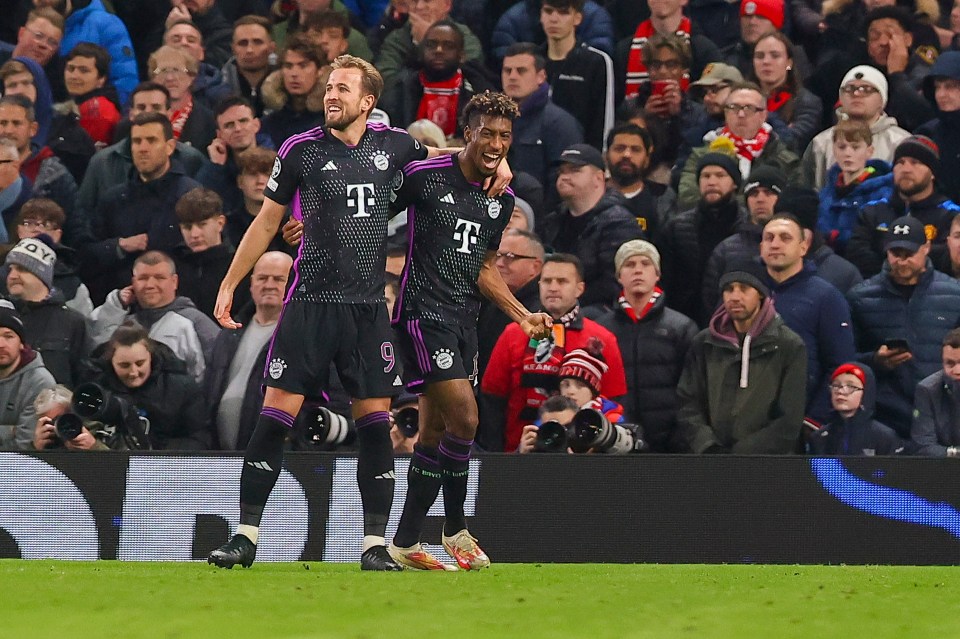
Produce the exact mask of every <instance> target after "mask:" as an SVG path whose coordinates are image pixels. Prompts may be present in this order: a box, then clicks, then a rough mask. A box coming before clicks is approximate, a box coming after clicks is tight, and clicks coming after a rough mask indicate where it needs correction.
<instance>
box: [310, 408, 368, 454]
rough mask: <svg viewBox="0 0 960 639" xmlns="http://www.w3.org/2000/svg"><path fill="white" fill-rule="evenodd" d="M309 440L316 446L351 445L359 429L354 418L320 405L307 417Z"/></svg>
mask: <svg viewBox="0 0 960 639" xmlns="http://www.w3.org/2000/svg"><path fill="white" fill-rule="evenodd" d="M306 427H307V442H309V443H310V444H312V445H314V446H324V445H326V446H340V445H349V444H352V443H353V440H354V439H356V435H357V430H356V427H355V426H354V424H353V421H352V420H349V419H347V418H346V417H344V416H343V415H339V414H337V413H334V412H333V411H331V410H329V409H327V408H324V407H323V406H318V407H316V409H315V413H314V414H311V415H309V416H308V417H307V420H306Z"/></svg>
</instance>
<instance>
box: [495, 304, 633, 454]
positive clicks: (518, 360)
mask: <svg viewBox="0 0 960 639" xmlns="http://www.w3.org/2000/svg"><path fill="white" fill-rule="evenodd" d="M554 336H555V339H554V343H553V348H552V349H549V348H547V346H546V342H545V340H541V342H540V343H539V344H538V343H537V342H535V341H534V340H531V339H529V338H528V337H527V336H526V335H524V333H523V330H522V329H521V328H520V326H519V325H518V324H510V325H509V326H507V328H506V329H505V330H504V331H503V334H502V335H500V339H498V340H497V344H496V346H494V347H493V352H492V353H491V354H490V362H489V363H488V364H487V369H486V372H485V373H484V375H483V381H482V383H481V384H480V390H482V391H483V392H484V393H487V394H489V395H495V396H497V397H503V398H506V399H507V414H506V423H505V426H504V442H503V450H504V451H510V452H512V451H515V450H516V449H517V446H518V445H519V444H520V435H521V433H522V432H523V426H524V425H525V424H533V423H535V422H536V420H537V416H536V411H537V409H538V408H540V405H541V404H542V403H543V402H544V400H546V399H547V398H548V397H549V396H550V395H553V394H555V391H556V389H557V385H558V381H559V380H557V379H556V374H557V372H558V371H559V370H560V361H561V360H562V359H563V355H564V354H565V353H566V352H568V351H572V350H574V349H577V348H585V347H586V346H587V342H588V341H589V340H590V338H591V337H597V338H599V340H600V341H601V342H602V343H603V347H604V348H603V358H604V360H606V363H607V365H608V366H609V367H610V368H609V369H608V370H607V372H606V374H605V375H604V376H603V394H604V395H605V396H607V397H611V398H616V397H620V396H621V395H626V393H627V381H626V376H625V375H624V372H623V358H622V357H621V355H620V346H619V345H618V344H617V338H616V337H614V335H613V333H611V332H610V331H608V330H607V329H605V328H604V327H602V326H600V325H599V324H597V323H596V322H594V321H593V320H590V319H587V318H584V317H582V316H581V317H578V318H576V319H575V320H574V321H573V322H571V324H570V326H569V327H566V328H564V327H563V325H562V324H559V323H556V324H554ZM538 346H539V347H538ZM525 376H526V377H527V379H530V378H531V377H534V376H535V377H536V378H537V379H538V382H537V383H538V384H539V385H538V386H536V387H534V386H532V385H530V386H524V385H522V384H521V378H522V377H525Z"/></svg>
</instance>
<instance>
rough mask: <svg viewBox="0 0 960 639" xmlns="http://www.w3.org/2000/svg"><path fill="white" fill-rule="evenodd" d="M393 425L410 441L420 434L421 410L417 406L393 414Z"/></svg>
mask: <svg viewBox="0 0 960 639" xmlns="http://www.w3.org/2000/svg"><path fill="white" fill-rule="evenodd" d="M393 423H394V424H396V425H397V428H398V429H399V430H400V432H401V433H402V434H403V436H404V437H406V438H407V439H410V438H411V437H416V436H417V433H419V432H420V410H419V409H418V408H417V407H416V406H407V407H406V408H401V409H400V410H396V411H394V412H393Z"/></svg>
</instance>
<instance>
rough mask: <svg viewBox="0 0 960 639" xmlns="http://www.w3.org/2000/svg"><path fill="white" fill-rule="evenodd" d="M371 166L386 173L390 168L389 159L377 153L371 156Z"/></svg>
mask: <svg viewBox="0 0 960 639" xmlns="http://www.w3.org/2000/svg"><path fill="white" fill-rule="evenodd" d="M373 165H374V166H375V167H377V168H378V169H380V170H381V171H386V170H387V169H388V168H390V159H389V158H388V157H387V156H386V155H384V154H383V153H377V154H376V155H375V156H373Z"/></svg>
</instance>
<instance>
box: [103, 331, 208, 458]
mask: <svg viewBox="0 0 960 639" xmlns="http://www.w3.org/2000/svg"><path fill="white" fill-rule="evenodd" d="M102 368H103V372H101V373H100V374H99V375H98V376H97V377H96V378H95V379H94V380H93V381H95V382H97V383H98V384H100V385H101V386H103V387H104V388H106V389H107V390H109V391H111V392H112V393H115V394H116V395H117V396H119V397H122V398H123V399H126V400H127V401H129V402H131V403H133V404H134V405H135V406H136V407H137V409H138V410H139V412H140V415H141V416H142V417H146V418H147V419H149V420H150V433H149V435H150V443H151V445H152V446H153V447H154V448H157V449H167V450H208V449H210V442H211V431H210V422H209V420H208V419H207V413H206V409H205V408H204V403H203V394H202V391H201V389H200V385H199V384H197V383H196V382H195V381H193V377H191V376H190V373H188V372H187V367H186V364H184V363H183V362H182V361H181V360H179V359H177V358H176V356H174V355H173V353H172V352H171V351H170V349H168V348H167V347H166V346H164V345H163V344H160V343H159V342H154V343H153V356H152V362H151V372H150V377H149V378H147V381H146V382H145V383H144V384H143V386H140V387H138V388H127V387H126V386H124V385H123V383H122V382H121V381H120V380H119V379H117V376H116V375H115V374H114V372H113V368H112V367H111V365H110V362H106V361H105V362H102Z"/></svg>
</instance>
